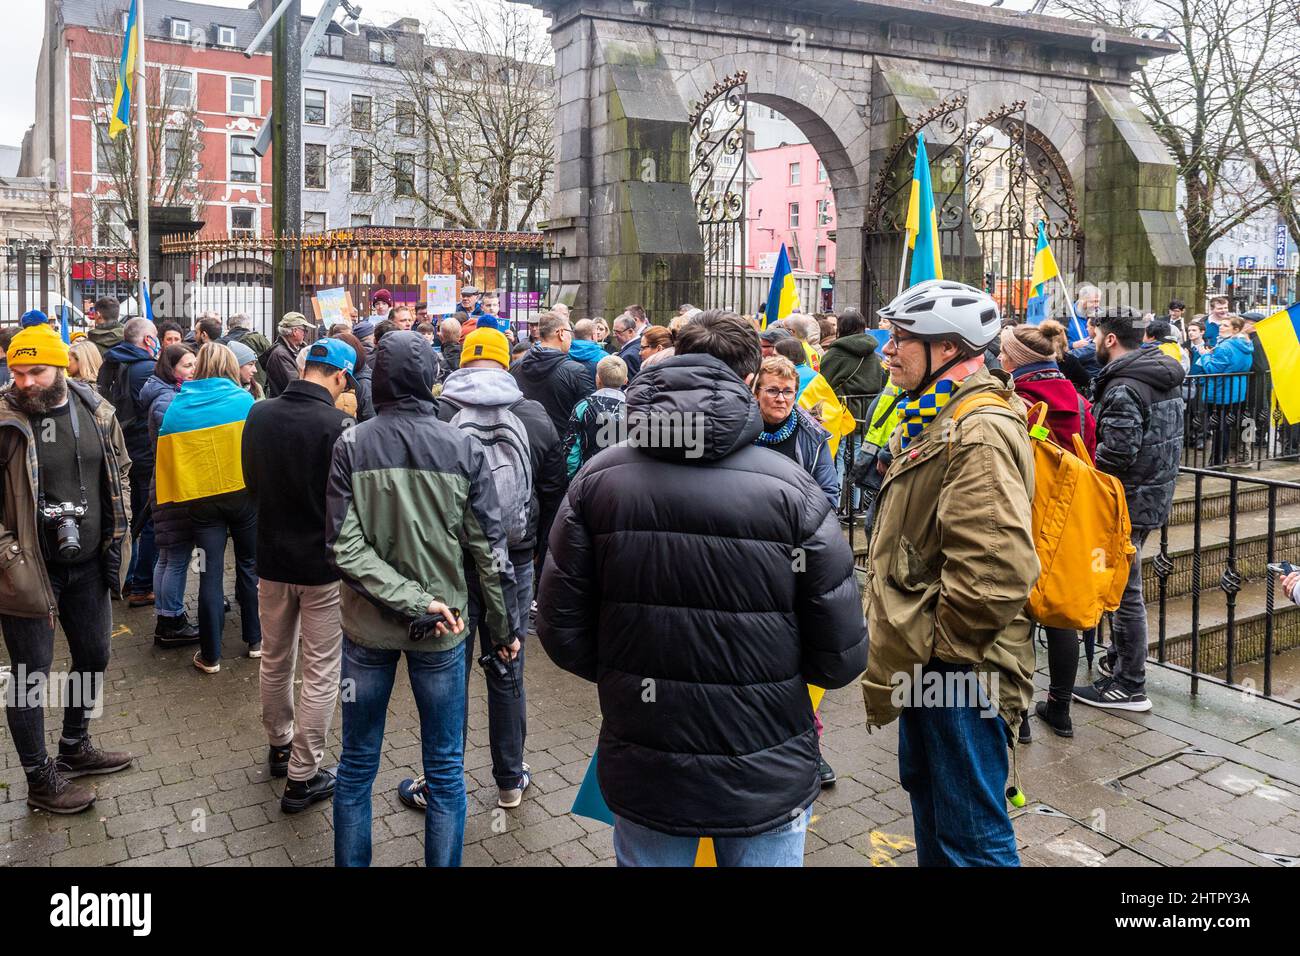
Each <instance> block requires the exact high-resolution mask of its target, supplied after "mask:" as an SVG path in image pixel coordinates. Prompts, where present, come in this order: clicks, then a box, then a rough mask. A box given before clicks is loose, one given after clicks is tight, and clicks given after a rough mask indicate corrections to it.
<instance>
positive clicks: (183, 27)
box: [172, 17, 190, 40]
mask: <svg viewBox="0 0 1300 956" xmlns="http://www.w3.org/2000/svg"><path fill="white" fill-rule="evenodd" d="M189 38H190V21H189V20H181V19H179V18H177V17H172V39H173V40H188V39H189Z"/></svg>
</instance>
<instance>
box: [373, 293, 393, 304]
mask: <svg viewBox="0 0 1300 956" xmlns="http://www.w3.org/2000/svg"><path fill="white" fill-rule="evenodd" d="M376 302H384V303H387V304H388V305H392V304H393V293H391V292H389V291H388V290H387V289H376V290H375V291H374V292H373V293H372V294H371V296H370V304H371V305H374V304H375V303H376Z"/></svg>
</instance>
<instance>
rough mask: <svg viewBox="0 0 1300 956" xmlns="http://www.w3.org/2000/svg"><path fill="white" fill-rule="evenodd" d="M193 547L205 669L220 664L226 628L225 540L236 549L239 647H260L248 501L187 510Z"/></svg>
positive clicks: (213, 502) (253, 516)
mask: <svg viewBox="0 0 1300 956" xmlns="http://www.w3.org/2000/svg"><path fill="white" fill-rule="evenodd" d="M190 519H191V521H192V522H193V524H194V544H195V546H196V547H197V548H198V549H199V551H200V552H201V557H202V559H203V563H202V565H201V566H200V569H199V646H200V647H201V648H202V649H203V659H204V660H205V661H207V662H208V663H209V664H216V663H217V662H218V661H220V660H221V632H222V630H223V629H224V627H225V607H224V605H225V587H224V582H223V579H224V577H225V560H226V536H227V535H229V536H230V539H231V540H232V541H233V542H234V544H235V600H236V601H238V602H239V619H240V622H241V625H242V627H243V638H244V643H245V644H247V645H248V646H249V647H256V646H257V645H259V644H261V643H262V625H261V622H260V621H259V620H258V617H257V508H256V507H255V506H254V505H253V503H252V500H251V499H250V498H248V497H247V496H240V497H236V498H226V499H209V500H205V501H200V502H198V503H196V504H194V505H191V507H190Z"/></svg>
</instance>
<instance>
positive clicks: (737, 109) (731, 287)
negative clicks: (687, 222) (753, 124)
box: [690, 70, 749, 313]
mask: <svg viewBox="0 0 1300 956" xmlns="http://www.w3.org/2000/svg"><path fill="white" fill-rule="evenodd" d="M748 83H749V74H748V73H746V72H745V71H744V70H740V71H738V72H736V73H733V74H732V75H731V76H727V77H724V78H723V79H721V80H719V81H718V82H717V83H715V84H713V86H711V87H710V88H709V89H708V90H706V91H705V93H704V98H703V99H702V100H700V102H698V103H696V104H694V107H693V108H692V110H691V115H690V119H691V178H690V184H691V195H692V198H693V199H694V202H695V209H696V214H697V221H698V224H699V227H700V238H701V239H702V241H703V244H704V279H705V283H704V291H705V295H704V303H703V304H704V306H705V307H706V308H729V309H734V310H736V311H738V312H742V313H743V312H744V311H745V238H746V225H747V223H746V221H745V207H746V200H747V198H748V192H749V165H748V159H747V146H748V139H749V127H748V121H747V116H746V112H745V106H746V101H747V92H748Z"/></svg>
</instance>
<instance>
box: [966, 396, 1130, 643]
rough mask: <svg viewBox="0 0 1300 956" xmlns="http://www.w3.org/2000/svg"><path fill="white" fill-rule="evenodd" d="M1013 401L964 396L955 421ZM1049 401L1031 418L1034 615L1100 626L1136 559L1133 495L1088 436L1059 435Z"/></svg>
mask: <svg viewBox="0 0 1300 956" xmlns="http://www.w3.org/2000/svg"><path fill="white" fill-rule="evenodd" d="M992 405H996V406H1000V407H1002V408H1007V409H1010V406H1009V405H1008V404H1007V403H1006V402H1005V401H1003V400H1002V399H1001V398H999V397H998V396H997V395H994V394H992V393H991V392H982V393H980V394H978V395H974V396H972V397H971V398H968V399H967V400H966V401H964V402H962V403H961V405H959V406H958V407H957V408H956V409H955V410H954V411H953V420H954V421H959V420H960V419H961V417H962V416H964V415H966V414H968V413H969V412H971V411H974V410H975V409H976V408H980V407H983V406H992ZM1046 420H1047V405H1046V404H1045V403H1043V402H1039V403H1038V404H1036V405H1034V406H1033V407H1032V408H1031V409H1029V413H1028V416H1027V418H1026V425H1027V427H1028V429H1029V438H1030V444H1031V445H1032V446H1033V449H1034V505H1033V535H1034V550H1035V551H1036V552H1037V553H1038V563H1039V565H1040V566H1041V569H1042V570H1041V571H1040V573H1039V575H1038V583H1037V584H1035V585H1034V589H1033V591H1031V592H1030V594H1029V605H1028V612H1029V616H1030V617H1031V618H1033V619H1034V620H1035V621H1037V622H1038V623H1039V624H1042V625H1044V626H1046V627H1059V628H1065V629H1068V630H1081V629H1084V628H1089V627H1093V626H1095V625H1096V624H1097V622H1098V621H1100V620H1101V616H1102V614H1103V613H1104V612H1106V611H1113V610H1115V609H1116V608H1117V607H1119V602H1120V599H1121V598H1122V597H1123V595H1124V588H1125V586H1126V585H1127V583H1128V575H1129V565H1130V563H1131V562H1132V560H1133V554H1134V551H1135V549H1134V547H1133V543H1132V541H1131V535H1132V526H1131V525H1130V524H1129V517H1128V502H1127V501H1126V500H1125V498H1124V486H1123V485H1121V484H1120V481H1119V479H1118V478H1116V477H1115V476H1114V475H1108V474H1106V473H1104V472H1101V471H1098V470H1097V469H1096V468H1094V467H1093V466H1092V464H1091V462H1090V461H1089V459H1088V449H1087V447H1086V446H1085V445H1084V444H1083V439H1082V438H1080V437H1079V436H1078V435H1075V436H1074V451H1073V452H1070V451H1067V450H1066V449H1064V448H1062V447H1061V446H1060V445H1058V444H1056V442H1054V441H1052V439H1051V432H1050V431H1049V430H1048V429H1047V426H1046V425H1045V424H1044V423H1045V422H1046Z"/></svg>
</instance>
